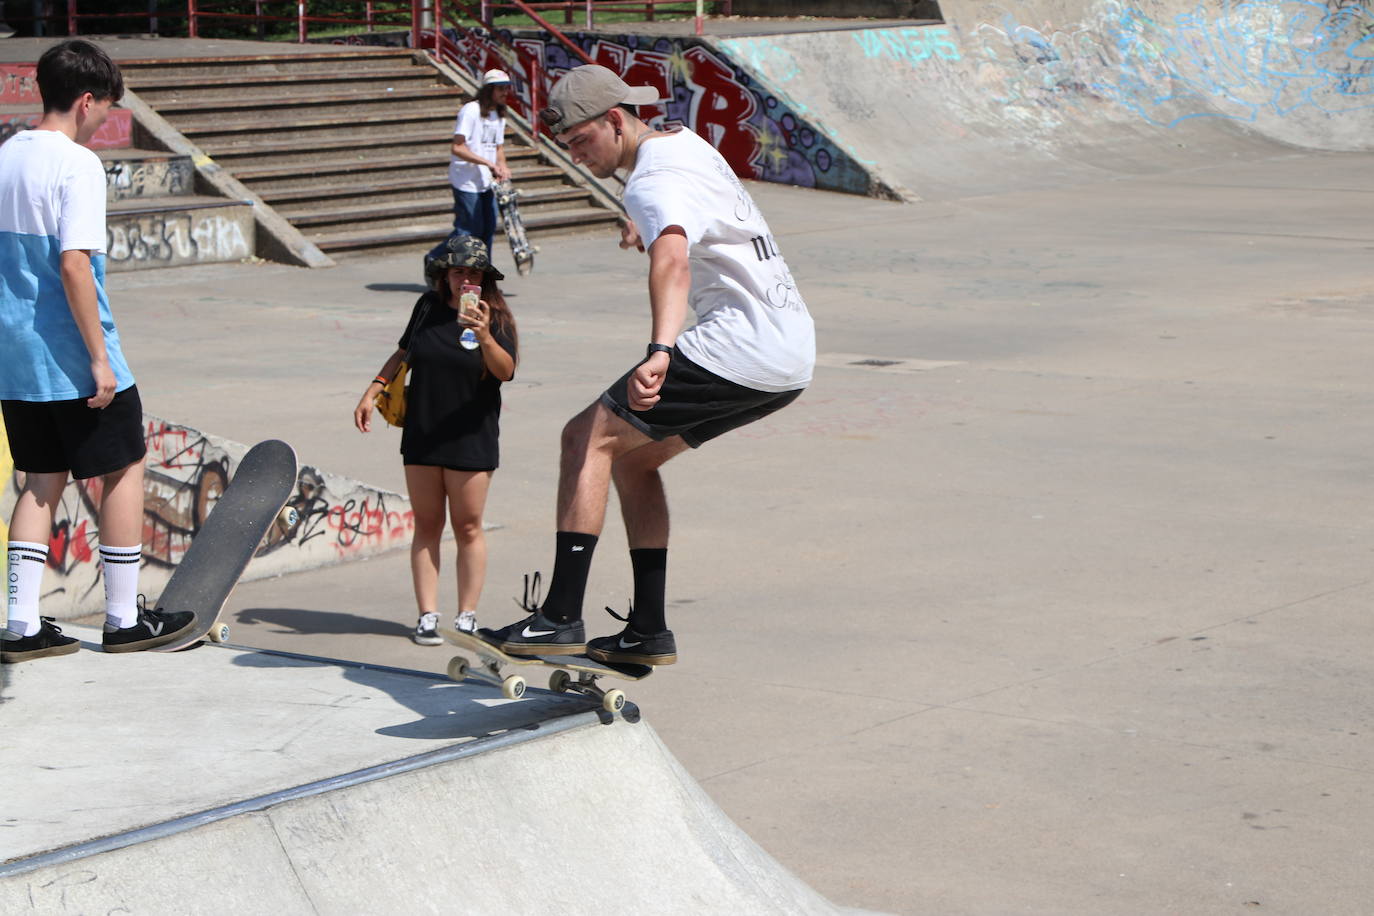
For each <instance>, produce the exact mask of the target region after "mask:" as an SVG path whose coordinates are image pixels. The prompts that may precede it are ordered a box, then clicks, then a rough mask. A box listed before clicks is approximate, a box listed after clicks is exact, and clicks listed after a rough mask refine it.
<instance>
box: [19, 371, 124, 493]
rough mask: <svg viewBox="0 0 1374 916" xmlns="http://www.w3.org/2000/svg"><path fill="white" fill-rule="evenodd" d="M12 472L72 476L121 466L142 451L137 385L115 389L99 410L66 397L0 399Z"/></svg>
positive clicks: (97, 473) (81, 477)
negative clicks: (12, 458) (60, 399)
mask: <svg viewBox="0 0 1374 916" xmlns="http://www.w3.org/2000/svg"><path fill="white" fill-rule="evenodd" d="M0 409H3V411H4V416H5V433H6V435H7V436H8V437H9V440H10V454H11V455H13V456H14V467H15V469H16V470H19V471H24V472H25V473H29V474H55V473H58V472H60V471H69V472H71V475H72V476H73V477H75V478H76V479H78V480H84V479H86V478H88V477H99V476H101V475H102V474H110V473H113V472H114V471H118V470H120V469H122V468H126V467H128V466H129V465H131V464H133V463H134V462H135V461H140V460H142V459H143V456H144V455H146V454H147V453H148V446H147V445H146V444H145V442H144V441H143V401H142V400H140V399H139V396H138V386H137V385H130V386H129V387H128V388H125V389H124V390H123V391H121V392H119V393H117V394H116V395H115V396H114V400H112V401H111V402H110V403H109V405H108V406H107V407H105V408H104V409H103V410H93V409H91V408H90V407H87V406H86V398H76V399H74V400H71V401H0Z"/></svg>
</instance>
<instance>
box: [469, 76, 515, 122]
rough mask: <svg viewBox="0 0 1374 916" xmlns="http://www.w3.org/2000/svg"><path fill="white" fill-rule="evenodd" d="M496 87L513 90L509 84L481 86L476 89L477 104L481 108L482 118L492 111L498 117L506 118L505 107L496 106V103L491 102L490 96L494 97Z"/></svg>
mask: <svg viewBox="0 0 1374 916" xmlns="http://www.w3.org/2000/svg"><path fill="white" fill-rule="evenodd" d="M497 86H507V87H511V88H514V87H513V86H511V84H510V83H492V84H491V85H488V86H483V87H482V88H481V89H478V90H477V104H478V105H479V106H481V109H482V117H484V118H485V117H486V116H487V114H488V113H489V112H492V111H495V112H496V113H497V114H498V115H500V116H501V117H503V118H504V117H505V116H506V106H505V105H498V104H496V102H494V101H493V100H492V96H494V95H496V87H497Z"/></svg>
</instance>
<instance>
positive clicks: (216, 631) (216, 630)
mask: <svg viewBox="0 0 1374 916" xmlns="http://www.w3.org/2000/svg"><path fill="white" fill-rule="evenodd" d="M206 635H207V636H209V637H210V642H228V641H229V624H227V623H217V624H215V625H214V626H212V627H211V628H210V632H209V633H207V634H206Z"/></svg>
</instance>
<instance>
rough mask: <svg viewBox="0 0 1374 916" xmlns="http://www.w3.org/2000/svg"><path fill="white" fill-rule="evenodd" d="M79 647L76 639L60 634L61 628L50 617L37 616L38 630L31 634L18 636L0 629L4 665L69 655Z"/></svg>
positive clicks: (0, 659)
mask: <svg viewBox="0 0 1374 916" xmlns="http://www.w3.org/2000/svg"><path fill="white" fill-rule="evenodd" d="M80 648H81V645H80V643H79V642H78V641H77V640H76V639H73V638H72V637H70V636H63V635H62V628H61V627H59V626H58V625H57V624H55V623H53V618H51V617H41V618H39V621H38V632H37V633H35V634H33V635H32V636H20V635H19V634H17V633H15V632H13V631H12V630H2V629H0V663H4V664H6V665H17V664H18V663H19V662H27V661H33V660H34V659H35V658H48V657H50V656H55V655H71V654H72V653H73V652H75V651H76V650H77V649H80Z"/></svg>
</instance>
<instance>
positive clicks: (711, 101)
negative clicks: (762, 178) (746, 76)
mask: <svg viewBox="0 0 1374 916" xmlns="http://www.w3.org/2000/svg"><path fill="white" fill-rule="evenodd" d="M683 57H685V58H687V60H688V61H689V62H690V63H691V65H692V66H691V76H689V77H688V79H687V82H688V84H689V85H690V86H692V87H693V89H695V90H698V91H697V92H696V93H695V96H694V98H693V99H692V119H691V122H690V123H691V124H692V125H693V129H694V130H696V132H697V133H698V134H700V135H701V136H702V137H703V138H705V139H706V140H707V141H708V142H709V143H710V144H711V145H712V146H714V147H715V148H716V149H718V150H720V154H721V155H722V156H724V157H725V161H726V162H729V163H730V165H731V166H732V167H733V168H734V170H735V172H736V173H737V174H738V175H739V177H741V178H757V177H758V175H759V170H758V166H757V164H756V163H755V159H756V158H757V156H758V154H759V149H760V146H759V138H758V129H757V128H755V127H754V125H752V124H750V123H748V122H749V119H750V118H752V117H753V116H754V113H755V112H756V111H758V100H757V99H755V98H754V94H753V93H752V92H750V91H749V90H747V89H745V88H744V87H743V86H742V85H740V84H739V83H738V82H736V81H735V78H734V76H733V74H732V73H731V71H730V68H729V67H728V66H726V65H725V64H723V63H722V62H721V61H719V60H718V59H717V58H716V56H715V55H714V54H712V53H711V52H710V51H708V50H707V49H706V48H704V47H701V46H697V47H694V48H689V49H687V51H686V52H685V53H684V54H683Z"/></svg>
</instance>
